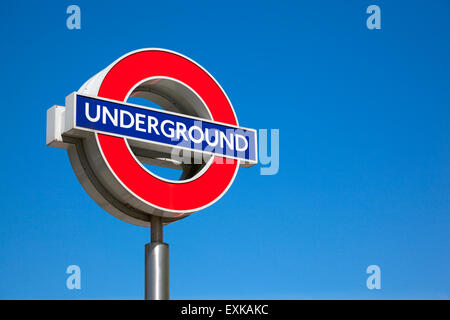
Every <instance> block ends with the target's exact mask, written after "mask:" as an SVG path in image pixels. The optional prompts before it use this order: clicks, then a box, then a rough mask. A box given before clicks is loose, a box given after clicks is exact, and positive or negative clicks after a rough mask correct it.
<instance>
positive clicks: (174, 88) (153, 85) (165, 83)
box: [124, 76, 214, 183]
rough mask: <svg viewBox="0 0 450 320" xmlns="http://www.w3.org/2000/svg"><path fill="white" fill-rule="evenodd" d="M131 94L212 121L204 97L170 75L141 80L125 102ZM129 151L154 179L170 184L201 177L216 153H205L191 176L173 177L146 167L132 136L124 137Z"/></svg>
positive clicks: (168, 108) (171, 110)
mask: <svg viewBox="0 0 450 320" xmlns="http://www.w3.org/2000/svg"><path fill="white" fill-rule="evenodd" d="M131 96H133V97H139V98H144V99H146V100H149V101H151V102H153V103H156V104H157V105H159V106H160V107H162V108H163V109H164V110H166V111H169V112H174V113H178V114H186V115H190V116H195V117H198V118H203V119H206V120H213V118H212V115H211V112H210V111H209V108H208V106H207V105H206V103H205V102H204V101H203V99H202V98H201V97H200V96H199V95H198V94H197V93H196V92H195V91H194V90H193V89H192V88H191V87H189V86H188V85H187V84H185V83H183V82H181V81H179V80H177V79H174V78H170V77H165V76H153V77H149V78H146V79H144V80H142V81H140V82H138V83H137V84H136V85H135V86H134V87H133V88H131V89H130V91H129V92H128V93H127V95H126V97H125V99H124V101H125V102H126V101H127V100H128V99H129V98H130V97H131ZM125 142H126V145H127V147H128V150H129V151H130V153H131V154H132V156H133V158H134V159H135V161H136V162H137V163H138V164H139V165H140V166H141V167H142V168H143V169H144V170H145V171H146V172H148V173H149V174H151V175H152V176H154V177H155V178H157V179H159V180H162V181H165V182H169V183H187V182H190V181H193V180H195V179H197V178H199V177H200V176H201V175H202V174H203V173H205V172H206V171H207V170H208V168H209V167H210V166H211V164H212V162H213V161H214V156H211V155H208V156H206V155H204V158H207V161H206V163H205V164H203V165H202V167H201V169H200V170H198V172H196V173H195V174H194V175H193V176H192V177H189V178H187V179H181V180H171V179H166V178H163V177H161V176H159V175H157V174H155V173H154V172H152V171H151V170H149V169H148V168H147V167H145V166H144V164H143V163H142V162H141V161H140V160H139V159H138V157H137V156H136V155H135V153H134V152H133V148H132V147H131V146H130V143H129V139H125Z"/></svg>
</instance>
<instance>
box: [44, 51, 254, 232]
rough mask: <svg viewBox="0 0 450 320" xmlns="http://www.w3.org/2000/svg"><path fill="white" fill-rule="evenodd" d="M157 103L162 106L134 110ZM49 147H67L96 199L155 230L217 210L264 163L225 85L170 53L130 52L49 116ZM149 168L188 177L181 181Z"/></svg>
mask: <svg viewBox="0 0 450 320" xmlns="http://www.w3.org/2000/svg"><path fill="white" fill-rule="evenodd" d="M131 97H139V98H144V99H147V100H149V101H151V102H153V103H155V104H157V105H159V106H160V107H161V108H162V109H160V108H153V107H147V106H143V105H137V104H132V103H128V102H127V100H128V99H129V98H131ZM47 145H50V146H53V147H59V148H64V149H67V151H68V154H69V159H70V162H71V164H72V167H73V169H74V171H75V174H76V175H77V177H78V179H79V181H80V182H81V184H82V185H83V187H84V189H85V190H86V192H87V193H88V194H89V195H90V196H91V197H92V198H93V199H94V200H95V201H96V202H97V203H98V204H99V205H100V206H101V207H102V208H103V209H105V210H106V211H107V212H109V213H111V214H112V215H114V216H116V217H118V218H120V219H122V220H124V221H127V222H130V223H133V224H137V225H143V226H148V225H149V221H150V217H151V216H152V215H156V216H160V217H162V219H163V221H164V222H165V223H169V222H172V221H175V220H178V219H181V218H183V217H185V216H187V215H189V214H191V213H193V212H196V211H198V210H201V209H204V208H206V207H208V206H210V205H211V204H213V203H214V202H216V201H217V200H218V199H219V198H220V197H221V196H222V195H223V194H224V193H225V192H226V191H227V190H228V188H229V187H230V186H231V184H232V182H233V180H234V178H235V176H236V173H237V171H238V168H239V166H243V167H249V166H251V165H254V164H256V163H257V141H256V131H255V130H253V129H248V128H244V127H240V126H239V125H238V120H237V117H236V114H235V112H234V109H233V107H232V105H231V102H230V100H229V99H228V97H227V95H226V94H225V92H224V91H223V89H222V88H221V87H220V85H219V84H218V82H217V81H216V80H215V79H214V78H213V77H212V76H211V75H210V74H209V73H208V72H207V71H206V70H205V69H204V68H202V67H201V66H200V65H198V64H197V63H195V62H194V61H192V60H191V59H189V58H187V57H185V56H183V55H180V54H178V53H175V52H172V51H168V50H162V49H143V50H137V51H133V52H130V53H128V54H126V55H124V56H122V57H121V58H119V59H118V60H116V61H115V62H114V63H112V64H111V65H109V66H108V67H107V68H106V69H104V70H102V71H100V72H99V73H97V74H96V75H95V76H94V77H92V78H91V79H89V80H88V81H87V82H86V83H85V84H84V85H83V86H82V87H81V88H80V89H79V90H78V91H77V92H74V93H72V94H70V95H69V96H67V97H66V103H65V106H53V107H52V108H50V109H49V110H48V111H47ZM145 164H150V165H157V166H164V167H168V168H174V169H179V170H181V171H182V174H181V178H180V179H179V180H169V179H165V178H163V177H160V176H158V175H157V174H155V173H153V172H152V171H151V169H148V168H147V167H146V166H145Z"/></svg>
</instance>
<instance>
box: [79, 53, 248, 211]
mask: <svg viewBox="0 0 450 320" xmlns="http://www.w3.org/2000/svg"><path fill="white" fill-rule="evenodd" d="M143 51H163V52H168V53H172V54H175V55H178V56H180V57H182V58H185V59H187V60H189V61H190V62H192V63H193V64H195V65H196V66H198V67H199V68H201V69H202V70H203V71H204V72H206V73H207V74H208V76H209V77H210V78H211V79H213V80H214V82H215V83H216V85H217V86H218V87H219V88H220V89H221V91H222V93H223V94H224V96H225V98H226V99H227V101H228V103H229V105H230V107H231V111H232V112H233V115H234V118H235V119H236V125H239V123H238V119H237V116H236V112H235V111H234V108H233V105H232V104H231V101H230V99H229V98H228V96H227V94H226V93H225V91H224V90H223V88H222V87H221V86H220V84H219V83H218V82H217V80H216V79H215V78H214V77H213V76H212V75H211V74H210V73H209V72H208V71H207V70H206V69H205V68H203V67H202V66H201V65H199V64H198V63H197V62H195V61H194V60H192V59H190V58H188V57H186V56H184V55H182V54H180V53H178V52H175V51H172V50H167V49H160V48H145V49H138V50H134V51H131V52H129V53H127V54H125V55H123V56H121V57H120V58H118V59H116V60H115V61H114V62H113V63H111V64H110V65H109V66H108V67H106V68H105V69H103V70H102V71H100V72H99V73H97V74H96V75H94V76H93V77H92V78H90V79H89V80H88V81H86V82H85V83H84V84H83V85H82V86H81V88H80V89H79V90H78V93H80V94H83V93H88V94H91V95H95V96H98V91H99V90H100V86H101V84H102V82H103V80H104V78H105V76H106V75H107V74H108V72H109V71H110V70H111V69H112V68H113V67H114V66H115V65H116V64H117V63H118V62H120V61H121V60H123V59H124V58H126V57H128V56H130V55H133V54H135V53H139V52H143ZM133 88H135V87H134V86H133ZM83 91H84V92H83ZM131 92H132V91H131ZM194 92H195V91H194ZM128 94H130V92H129V93H128ZM128 94H127V96H128ZM197 95H198V94H197ZM202 101H203V99H202ZM205 106H206V104H205ZM206 107H207V106H206ZM208 112H209V113H210V111H209V109H208ZM212 120H214V119H212ZM94 136H95V140H96V143H97V147H98V150H99V151H100V154H101V156H102V158H103V161H104V162H105V163H106V165H107V167H108V169H109V171H110V172H111V173H112V175H113V176H114V177H115V179H116V181H117V182H119V183H120V185H121V186H122V187H123V188H124V189H125V190H127V191H128V192H129V193H130V194H131V195H133V197H135V199H137V200H139V201H141V202H142V203H143V204H145V205H147V206H150V207H152V208H156V209H158V210H161V211H163V212H170V213H180V214H184V213H194V212H196V211H200V210H203V209H206V208H208V207H209V206H211V205H213V204H214V203H216V202H217V201H219V200H220V199H221V198H222V197H223V196H224V194H225V193H226V192H227V191H228V189H229V188H230V187H231V185H232V184H233V182H234V180H235V178H236V175H237V172H238V170H239V167H240V162H241V161H240V160H234V161H237V165H236V169H235V170H234V174H233V177H232V178H231V180H230V182H229V183H228V186H227V187H226V188H225V190H224V191H223V192H222V193H221V194H220V195H219V196H218V197H217V198H216V199H214V200H213V201H211V202H210V203H208V204H206V205H204V206H202V207H198V208H194V209H190V210H173V209H167V208H162V207H160V206H157V205H155V204H152V203H150V202H148V201H147V200H144V199H142V198H141V197H140V196H138V195H137V194H135V193H134V192H133V191H131V190H130V189H129V188H128V186H126V185H125V184H124V183H123V182H122V181H121V180H120V179H119V178H118V177H117V175H116V173H115V172H114V170H112V168H111V166H110V165H109V163H108V161H107V159H106V157H105V155H104V154H103V150H102V148H101V147H100V144H99V141H98V136H97V133H95V134H94ZM124 139H125V138H124ZM125 143H126V145H127V146H128V143H127V141H126V139H125ZM128 150H129V151H130V152H131V149H130V148H129V146H128ZM131 155H132V156H133V157H134V158H135V160H137V159H136V157H135V155H134V153H133V152H131ZM214 158H215V157H212V158H211V159H212V160H214ZM137 162H138V164H140V165H141V166H142V163H141V162H140V161H138V160H137ZM208 168H209V167H208ZM146 171H148V170H146ZM152 175H153V174H152ZM158 178H159V177H158ZM197 178H198V177H197Z"/></svg>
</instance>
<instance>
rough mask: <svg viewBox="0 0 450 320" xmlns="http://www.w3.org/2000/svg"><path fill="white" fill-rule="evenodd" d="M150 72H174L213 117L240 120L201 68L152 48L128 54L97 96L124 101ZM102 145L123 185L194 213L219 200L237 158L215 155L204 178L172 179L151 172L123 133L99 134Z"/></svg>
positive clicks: (152, 200) (157, 74)
mask: <svg viewBox="0 0 450 320" xmlns="http://www.w3.org/2000/svg"><path fill="white" fill-rule="evenodd" d="M150 77H170V78H174V79H176V80H179V81H181V82H183V83H185V84H186V85H188V86H189V87H190V88H192V89H193V90H194V91H195V92H196V93H197V94H198V95H199V96H200V97H201V98H202V99H203V101H204V102H205V104H206V106H207V108H208V109H209V111H210V113H211V115H212V120H215V121H220V122H224V123H228V124H231V125H237V119H236V116H235V114H234V111H233V107H232V106H231V104H230V102H229V100H228V98H227V96H226V95H225V93H224V92H223V90H222V88H221V87H220V86H219V85H218V83H217V82H216V81H215V80H214V78H212V76H211V75H209V74H208V73H207V72H206V71H205V70H204V69H203V68H201V67H200V66H199V65H197V64H196V63H194V62H193V61H191V60H189V59H187V58H186V57H183V56H181V55H178V54H176V53H174V52H168V51H162V50H155V49H149V50H145V51H139V52H136V53H133V54H131V55H128V56H126V57H125V58H123V59H122V60H120V61H118V62H117V63H116V64H115V65H114V66H113V67H112V68H111V69H110V70H109V71H108V73H107V74H106V76H105V77H104V79H103V81H102V83H101V85H100V89H99V92H98V96H100V97H104V98H108V99H114V100H119V101H124V100H125V99H126V97H127V94H128V93H129V91H130V90H131V89H132V88H133V87H134V86H135V85H136V84H137V83H139V82H141V81H143V80H145V79H147V78H150ZM97 139H98V144H99V148H100V150H101V151H102V153H103V156H104V158H105V160H106V161H107V163H108V164H109V167H110V168H111V170H112V171H113V172H114V174H115V176H116V177H117V179H118V180H119V181H120V182H121V184H122V185H123V186H124V187H126V188H127V189H128V190H129V191H131V192H132V193H133V194H134V195H135V196H137V197H138V198H140V199H141V200H144V201H145V202H147V203H148V204H150V205H151V206H153V207H157V208H159V209H163V210H167V211H171V212H193V211H197V210H199V209H202V208H205V207H207V206H209V205H211V204H212V203H214V202H215V201H216V200H218V199H219V198H220V197H221V196H222V195H223V194H224V193H225V192H226V191H227V189H228V188H229V186H230V185H231V183H232V182H233V180H234V177H235V175H236V172H237V169H238V161H237V160H230V159H227V160H226V161H225V160H224V159H223V158H221V157H217V156H215V157H214V160H213V163H212V164H211V166H210V167H209V168H208V169H207V170H206V172H204V173H203V174H202V175H201V176H200V177H198V178H197V179H195V180H192V181H188V182H185V183H170V182H167V181H163V180H160V179H158V178H157V177H155V176H153V175H151V174H149V173H148V172H146V171H145V169H143V168H142V166H141V165H140V164H139V163H138V162H137V161H136V160H135V158H134V157H133V155H132V154H131V153H130V151H129V149H128V147H127V144H126V142H125V139H124V138H119V137H113V136H109V135H105V134H100V133H97Z"/></svg>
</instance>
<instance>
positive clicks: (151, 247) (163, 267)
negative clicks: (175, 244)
mask: <svg viewBox="0 0 450 320" xmlns="http://www.w3.org/2000/svg"><path fill="white" fill-rule="evenodd" d="M162 241H163V225H162V222H161V218H160V217H156V216H152V218H151V242H150V243H147V244H146V245H145V299H146V300H168V299H169V245H168V244H167V243H163V242H162Z"/></svg>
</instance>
